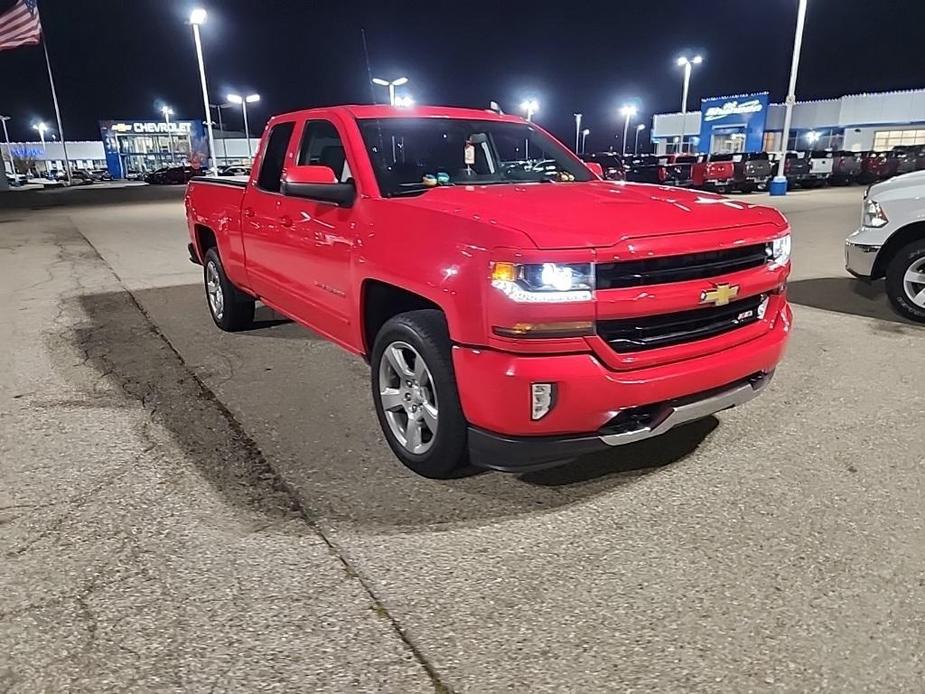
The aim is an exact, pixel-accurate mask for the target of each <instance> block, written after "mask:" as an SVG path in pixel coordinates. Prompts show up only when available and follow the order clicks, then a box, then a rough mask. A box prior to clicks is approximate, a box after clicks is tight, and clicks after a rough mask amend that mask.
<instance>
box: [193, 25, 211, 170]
mask: <svg viewBox="0 0 925 694" xmlns="http://www.w3.org/2000/svg"><path fill="white" fill-rule="evenodd" d="M206 17H207V15H206V11H205V10H204V9H202V8H201V7H197V8H196V9H194V10H193V11H192V12H190V16H189V23H190V25H191V26H192V27H193V40H194V41H195V42H196V58H197V60H198V61H199V82H200V84H201V86H202V105H203V108H204V109H205V114H206V121H207V122H206V132H207V134H208V137H209V159H210V160H211V163H212V166H211V167H209V168H210V170H211V171H212V173H213V174H217V173H218V167H216V165H215V139H214V138H213V137H212V118H211V114H210V113H209V88H208V87H207V86H206V63H205V60H204V59H203V57H202V38H201V37H200V36H199V27H200V26H201V25H203V24H205V23H206Z"/></svg>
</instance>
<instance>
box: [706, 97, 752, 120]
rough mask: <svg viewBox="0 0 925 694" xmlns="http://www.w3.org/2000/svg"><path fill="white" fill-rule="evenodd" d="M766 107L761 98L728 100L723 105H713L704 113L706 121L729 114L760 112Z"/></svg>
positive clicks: (718, 118)
mask: <svg viewBox="0 0 925 694" xmlns="http://www.w3.org/2000/svg"><path fill="white" fill-rule="evenodd" d="M762 108H764V107H763V106H762V105H761V101H760V100H759V99H749V100H748V101H741V102H739V101H727V102H726V103H725V104H723V105H722V106H711V107H710V108H708V109H707V112H706V113H705V114H704V117H703V118H704V120H705V121H714V120H722V119H723V118H726V117H728V116H738V115H744V114H746V113H758V112H759V111H761V109H762Z"/></svg>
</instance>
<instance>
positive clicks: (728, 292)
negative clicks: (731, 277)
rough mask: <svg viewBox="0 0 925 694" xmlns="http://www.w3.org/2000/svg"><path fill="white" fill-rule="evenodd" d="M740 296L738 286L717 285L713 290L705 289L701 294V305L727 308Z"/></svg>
mask: <svg viewBox="0 0 925 694" xmlns="http://www.w3.org/2000/svg"><path fill="white" fill-rule="evenodd" d="M738 295H739V285H737V284H717V285H716V286H715V287H713V289H704V290H703V291H702V292H700V303H701V304H713V305H714V306H725V305H726V304H728V303H729V302H730V301H732V300H733V299H735V298H736V297H737V296H738Z"/></svg>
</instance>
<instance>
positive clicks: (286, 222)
mask: <svg viewBox="0 0 925 694" xmlns="http://www.w3.org/2000/svg"><path fill="white" fill-rule="evenodd" d="M279 223H280V225H281V226H284V227H291V226H292V217H290V216H289V215H287V214H284V215H283V216H282V217H280V218H279Z"/></svg>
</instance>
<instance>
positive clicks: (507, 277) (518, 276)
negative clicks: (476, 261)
mask: <svg viewBox="0 0 925 694" xmlns="http://www.w3.org/2000/svg"><path fill="white" fill-rule="evenodd" d="M491 286H493V287H494V288H495V289H500V290H501V291H502V292H504V293H505V294H507V295H508V297H510V298H511V299H512V300H513V301H517V302H519V303H534V302H555V303H561V302H568V301H590V300H591V292H592V291H593V290H594V270H593V267H592V265H591V263H536V264H519V263H492V266H491Z"/></svg>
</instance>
